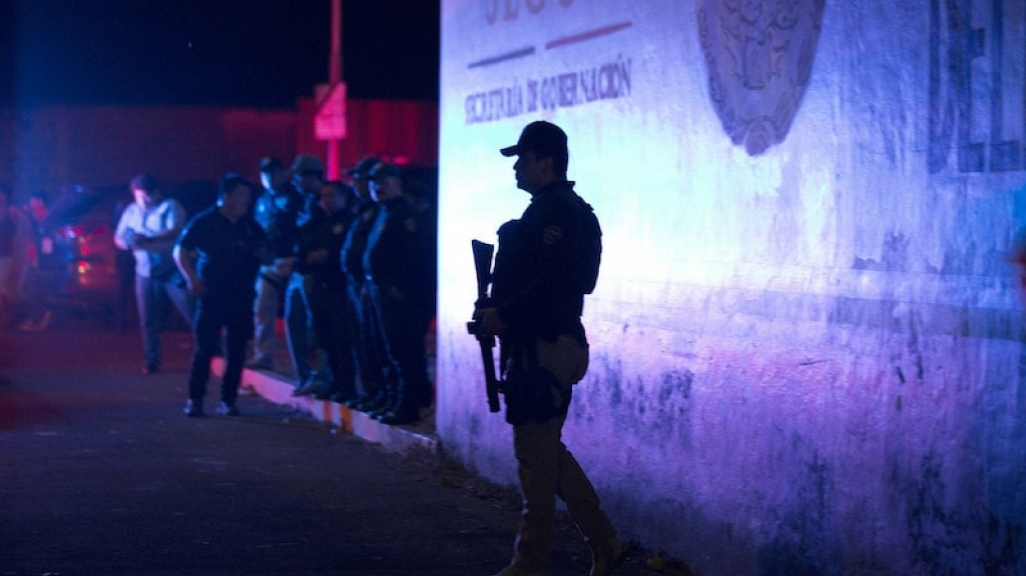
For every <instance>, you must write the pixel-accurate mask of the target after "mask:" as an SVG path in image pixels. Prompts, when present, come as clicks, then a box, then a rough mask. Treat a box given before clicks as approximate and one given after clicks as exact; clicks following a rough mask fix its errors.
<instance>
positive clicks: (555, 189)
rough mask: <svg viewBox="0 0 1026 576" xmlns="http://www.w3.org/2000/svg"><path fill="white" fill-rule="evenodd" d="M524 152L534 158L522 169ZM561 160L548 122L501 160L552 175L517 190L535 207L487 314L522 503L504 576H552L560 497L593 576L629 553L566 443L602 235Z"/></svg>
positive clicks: (519, 229) (496, 275) (510, 249)
mask: <svg viewBox="0 0 1026 576" xmlns="http://www.w3.org/2000/svg"><path fill="white" fill-rule="evenodd" d="M527 152H533V156H531V157H528V158H526V159H525V158H524V156H523V155H524V154H525V153H527ZM560 153H562V154H566V135H565V134H564V133H563V131H562V130H561V129H559V128H558V127H557V126H555V125H553V124H550V123H548V122H544V121H539V122H534V123H532V124H529V125H528V126H527V127H525V129H524V131H523V132H522V134H521V137H520V140H519V141H518V143H517V145H516V146H511V147H508V148H504V149H503V150H502V154H503V155H504V156H512V155H519V156H520V159H519V160H518V162H524V163H525V164H526V167H525V168H524V169H525V170H526V169H529V168H530V169H535V167H536V166H537V162H538V161H539V159H544V158H552V159H553V160H552V162H553V167H552V168H551V172H549V173H547V174H544V176H546V179H547V183H538V184H537V187H536V185H535V184H533V183H532V182H530V181H527V182H526V187H525V184H524V183H521V187H522V188H524V189H525V190H527V191H529V192H530V193H531V195H532V197H531V203H530V205H529V206H528V207H527V209H526V210H525V211H524V213H523V215H522V216H521V217H520V219H519V220H513V221H510V222H507V223H506V224H504V225H503V226H502V227H501V228H500V229H499V232H498V234H499V248H498V252H497V253H496V258H495V268H494V271H493V275H492V293H491V302H490V303H489V304H487V306H488V307H489V310H488V313H487V314H483V316H485V317H488V316H491V315H493V314H494V315H497V316H498V319H499V320H500V321H501V324H500V325H504V329H503V330H501V334H500V335H499V339H500V344H501V356H502V368H503V372H504V375H505V381H504V382H503V385H502V391H503V394H504V396H505V401H506V419H507V420H508V421H509V423H510V424H512V425H513V449H514V454H515V456H516V459H517V472H518V476H519V478H520V488H521V492H522V494H523V514H522V522H521V526H520V530H519V531H518V533H517V539H516V543H515V544H514V555H513V560H512V562H511V563H510V565H509V566H507V567H506V568H505V569H504V570H502V571H501V572H499V575H501V576H524V575H532V576H533V575H535V574H547V573H548V566H549V561H550V556H551V551H552V539H553V536H554V526H555V499H556V496H557V495H558V496H559V497H560V498H562V499H563V500H564V501H565V502H566V507H567V511H568V512H569V514H570V516H571V518H572V519H573V520H574V522H575V523H576V524H577V527H578V529H579V530H580V532H581V534H582V535H583V536H584V538H585V540H586V541H587V542H588V544H589V546H590V547H591V548H592V551H593V554H594V558H595V563H594V565H593V567H592V573H593V574H596V575H599V576H606V575H608V574H609V573H611V572H612V571H613V570H615V569H616V568H617V567H618V566H620V565H621V564H622V563H623V561H624V558H626V553H627V548H626V546H625V545H624V544H623V542H621V541H620V540H619V539H618V538H617V535H616V530H615V529H614V528H613V526H612V524H611V522H610V521H609V518H608V517H607V516H606V514H605V513H604V512H603V511H602V508H601V506H600V502H599V497H598V495H597V493H596V492H595V489H594V487H593V486H592V484H591V482H590V481H589V480H588V477H587V475H585V473H584V471H583V470H582V469H581V467H580V465H579V464H578V463H577V460H576V459H575V458H574V457H573V455H572V454H571V453H570V452H569V451H568V450H567V448H566V446H565V445H564V444H563V441H562V431H563V423H564V422H565V420H566V416H567V410H568V408H569V406H570V400H571V397H572V391H573V385H574V384H576V383H577V382H578V381H579V380H581V378H583V377H584V374H585V372H586V371H587V367H588V342H587V338H586V336H585V331H584V326H583V325H582V323H581V314H582V312H583V307H584V295H585V294H588V293H591V291H592V289H593V288H594V285H595V281H596V279H597V275H598V266H599V259H600V255H601V230H600V228H599V225H598V220H597V219H596V218H595V217H594V213H593V211H592V209H591V206H589V205H588V204H587V203H586V202H584V200H582V199H581V198H580V197H579V196H578V195H577V194H576V193H575V192H574V190H573V186H574V183H573V182H570V181H567V180H565V178H561V177H560V176H562V174H561V173H560V171H557V169H556V168H555V166H554V164H555V159H556V158H557V157H558V156H559V155H560ZM564 169H565V166H564ZM526 174H528V173H527V172H525V175H526ZM519 177H520V172H519V171H518V178H519ZM486 319H487V320H488V321H489V322H491V319H490V318H486Z"/></svg>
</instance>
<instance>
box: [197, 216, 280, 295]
mask: <svg viewBox="0 0 1026 576" xmlns="http://www.w3.org/2000/svg"><path fill="white" fill-rule="evenodd" d="M178 246H179V247H180V249H181V250H187V251H193V250H194V251H196V252H197V253H198V255H199V258H198V260H197V263H196V274H197V275H198V276H199V277H200V279H201V280H203V283H204V284H206V286H207V289H208V292H210V293H215V294H222V295H229V294H230V295H232V297H233V298H238V299H248V300H249V301H252V300H253V298H255V297H256V288H255V282H256V276H257V272H258V271H259V269H260V264H261V260H262V258H263V256H264V253H266V252H267V250H268V245H267V235H266V234H265V233H264V230H263V228H261V227H260V225H259V224H257V222H256V220H254V219H252V218H249V217H242V218H240V219H238V220H236V221H235V222H232V221H231V220H229V219H228V218H226V217H225V216H224V215H223V214H221V212H220V211H219V210H218V208H217V207H216V206H214V207H212V208H208V209H207V210H204V211H203V212H200V213H199V214H197V215H196V216H195V217H194V218H193V219H192V220H190V221H189V223H188V224H187V225H186V226H185V229H184V230H182V235H181V236H180V237H179V239H178Z"/></svg>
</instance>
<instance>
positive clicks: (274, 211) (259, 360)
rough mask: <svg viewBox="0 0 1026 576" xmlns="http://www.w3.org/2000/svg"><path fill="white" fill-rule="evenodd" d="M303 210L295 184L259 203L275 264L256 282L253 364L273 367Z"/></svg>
mask: <svg viewBox="0 0 1026 576" xmlns="http://www.w3.org/2000/svg"><path fill="white" fill-rule="evenodd" d="M302 207H303V196H302V195H301V194H300V193H299V192H298V191H296V189H295V188H293V187H292V185H291V184H284V185H283V186H282V187H281V190H268V191H267V192H266V193H264V194H262V195H261V196H260V197H259V198H257V201H256V208H255V211H254V212H255V217H256V221H257V223H259V224H260V226H261V227H262V228H263V229H264V232H266V233H267V242H268V246H269V247H270V249H271V253H272V254H273V255H274V262H273V263H272V264H270V265H267V266H264V267H262V268H261V269H260V274H259V275H258V276H257V280H256V294H257V296H256V300H255V302H254V305H253V312H254V323H255V326H254V328H255V333H254V342H253V361H252V364H253V365H254V366H257V367H265V368H269V367H271V365H272V364H273V355H274V342H275V333H276V327H275V324H276V322H277V319H278V304H279V301H280V300H281V299H282V297H283V295H284V293H285V288H286V286H288V282H289V276H290V275H291V274H292V269H293V267H294V266H295V262H296V255H295V244H296V218H297V216H298V214H299V212H300V210H301V209H302Z"/></svg>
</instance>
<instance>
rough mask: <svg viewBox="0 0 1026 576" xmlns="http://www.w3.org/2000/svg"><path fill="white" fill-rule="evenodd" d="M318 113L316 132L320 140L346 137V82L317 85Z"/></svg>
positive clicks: (315, 121) (315, 118) (315, 119)
mask: <svg viewBox="0 0 1026 576" xmlns="http://www.w3.org/2000/svg"><path fill="white" fill-rule="evenodd" d="M316 96H317V113H316V114H314V134H315V135H316V136H317V139H318V140H342V139H344V138H345V137H346V83H345V82H339V83H338V84H335V85H334V86H331V87H329V86H327V85H324V84H322V85H320V86H318V87H317V93H316Z"/></svg>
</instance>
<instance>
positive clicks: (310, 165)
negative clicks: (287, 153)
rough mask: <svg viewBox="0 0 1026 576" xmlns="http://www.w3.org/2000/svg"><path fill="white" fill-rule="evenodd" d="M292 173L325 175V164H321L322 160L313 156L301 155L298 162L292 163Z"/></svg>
mask: <svg viewBox="0 0 1026 576" xmlns="http://www.w3.org/2000/svg"><path fill="white" fill-rule="evenodd" d="M292 171H293V172H296V173H298V174H303V173H305V172H317V173H318V174H324V163H322V162H321V160H320V158H318V157H316V156H314V155H313V154H300V155H299V156H296V160H295V161H294V162H292Z"/></svg>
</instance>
